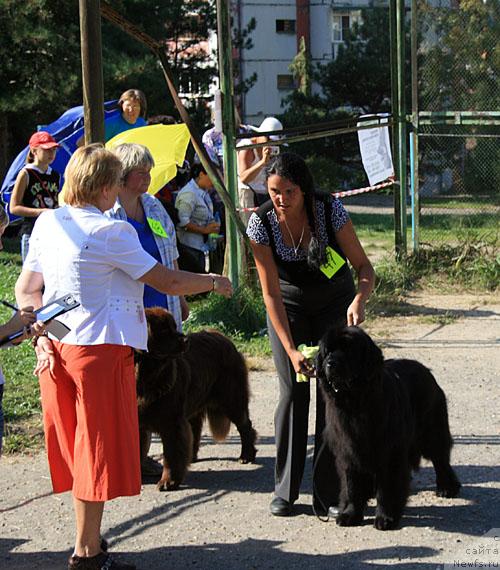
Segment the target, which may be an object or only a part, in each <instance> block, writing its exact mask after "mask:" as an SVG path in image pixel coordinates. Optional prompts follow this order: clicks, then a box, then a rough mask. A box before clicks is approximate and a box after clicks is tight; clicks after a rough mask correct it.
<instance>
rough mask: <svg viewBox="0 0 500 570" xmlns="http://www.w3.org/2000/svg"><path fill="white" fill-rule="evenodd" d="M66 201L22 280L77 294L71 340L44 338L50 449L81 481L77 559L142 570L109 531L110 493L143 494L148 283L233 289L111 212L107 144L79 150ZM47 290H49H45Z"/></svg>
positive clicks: (42, 289)
mask: <svg viewBox="0 0 500 570" xmlns="http://www.w3.org/2000/svg"><path fill="white" fill-rule="evenodd" d="M65 178H66V185H67V193H66V206H64V207H62V208H59V209H57V210H50V211H47V212H44V213H43V214H42V215H41V216H39V218H38V220H37V222H36V224H35V227H34V229H33V233H32V236H31V244H30V250H29V254H28V257H27V259H26V261H25V263H24V266H23V270H22V272H21V275H20V277H19V279H18V281H17V283H16V297H17V300H18V303H19V305H20V306H26V305H33V306H34V307H40V306H41V305H42V304H46V303H48V302H50V301H52V300H54V299H57V298H58V297H61V296H62V295H65V294H71V295H72V296H73V297H74V298H75V299H76V300H77V301H78V302H79V303H80V305H79V307H77V308H75V309H74V310H72V311H70V312H68V313H66V314H64V315H62V316H61V317H59V319H60V320H61V321H62V322H63V323H64V324H65V325H66V326H67V327H68V328H69V329H70V332H69V333H68V334H67V335H66V336H65V337H64V338H63V340H62V341H61V342H58V341H55V340H53V339H52V340H51V339H49V338H48V337H46V336H40V337H38V338H37V339H36V340H35V347H36V352H37V358H38V362H37V368H36V373H38V375H39V380H40V391H41V399H42V408H43V420H44V430H45V439H46V448H47V454H48V459H49V467H50V473H51V477H52V484H53V488H54V492H56V493H62V492H65V491H71V492H72V494H73V505H74V512H75V518H76V542H75V550H74V553H73V555H72V556H71V557H70V559H69V562H68V568H69V569H84V570H87V569H91V570H94V569H95V570H97V569H101V568H107V569H111V570H113V569H115V570H119V569H122V570H126V569H128V570H131V569H132V570H133V569H134V568H135V566H134V565H131V564H124V563H120V562H117V561H116V560H113V559H112V558H111V556H110V555H109V554H108V553H107V552H105V550H106V549H107V545H106V543H105V541H103V540H102V538H101V534H100V528H101V520H102V515H103V509H104V503H105V501H108V500H110V499H113V498H115V497H118V496H127V495H136V494H138V493H139V492H140V486H141V476H140V460H139V429H138V418H137V401H136V392H135V375H134V358H133V348H137V349H143V350H144V349H146V348H147V325H146V319H145V315H144V307H143V300H142V297H143V284H144V283H147V284H148V285H151V286H152V287H154V288H155V289H158V290H160V291H163V292H165V293H168V294H171V295H180V294H184V293H186V294H194V293H201V292H205V291H215V292H217V293H220V294H222V295H224V296H230V295H231V294H232V288H231V283H230V282H229V280H228V279H227V278H225V277H221V276H219V275H213V274H209V275H195V274H190V273H185V272H183V271H176V270H171V269H168V268H166V267H165V266H164V265H162V264H160V263H158V262H157V261H156V260H155V259H154V258H153V257H151V256H150V255H149V254H148V253H147V252H145V251H144V249H143V248H142V247H141V244H140V242H139V239H138V237H137V233H136V231H135V230H134V228H133V227H132V226H131V225H130V224H129V223H127V222H125V221H121V220H113V219H110V218H108V217H106V216H105V215H104V212H105V211H106V210H109V209H110V208H111V207H112V206H113V205H114V203H115V201H116V198H117V196H118V192H119V190H120V187H121V183H122V165H121V162H120V160H119V159H118V158H117V157H116V155H114V154H113V153H112V152H110V151H108V150H105V149H104V148H103V147H102V146H100V145H89V146H86V147H82V148H80V149H78V150H77V151H76V152H75V153H74V155H73V156H72V157H71V159H70V161H69V163H68V166H67V168H66V172H65ZM42 293H43V295H42Z"/></svg>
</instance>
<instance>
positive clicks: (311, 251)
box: [266, 152, 326, 269]
mask: <svg viewBox="0 0 500 570" xmlns="http://www.w3.org/2000/svg"><path fill="white" fill-rule="evenodd" d="M273 174H275V175H276V176H281V177H282V178H286V179H287V180H290V182H292V183H293V184H295V185H297V186H299V187H300V189H301V190H302V194H304V204H305V207H306V214H307V221H308V223H309V228H310V230H311V241H310V242H309V248H308V251H307V264H308V265H309V266H310V267H312V268H314V269H317V268H318V267H319V266H320V265H322V264H323V263H324V262H325V261H326V251H325V246H324V245H323V244H322V243H321V242H320V241H319V239H318V224H317V220H316V197H315V188H314V180H313V177H312V174H311V171H310V170H309V167H308V166H307V164H306V162H305V160H304V159H303V158H302V157H301V156H299V155H298V154H295V153H293V152H283V153H281V154H279V155H278V156H277V157H276V158H275V159H274V160H272V161H271V163H270V164H269V166H268V167H267V168H266V181H267V179H268V178H269V177H270V176H272V175H273Z"/></svg>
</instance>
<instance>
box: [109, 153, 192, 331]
mask: <svg viewBox="0 0 500 570" xmlns="http://www.w3.org/2000/svg"><path fill="white" fill-rule="evenodd" d="M113 152H114V153H115V154H116V156H118V158H119V159H120V160H121V162H122V165H123V186H122V188H121V190H120V193H119V196H118V200H117V201H116V203H115V205H114V206H113V208H112V209H111V210H109V211H108V212H107V214H108V215H109V216H110V217H112V218H115V219H119V220H127V221H128V222H129V223H130V224H132V226H134V228H135V230H136V231H137V234H138V236H139V240H140V242H141V245H142V247H143V248H144V249H145V250H146V251H147V252H148V253H149V254H150V255H152V256H153V257H154V258H155V259H156V260H157V261H158V262H160V263H161V264H163V265H165V266H166V267H168V269H178V267H177V258H178V257H179V254H178V252H177V242H176V236H175V228H174V224H173V222H172V220H171V219H170V217H169V216H168V214H167V212H166V211H165V209H164V208H163V206H162V205H161V203H160V201H159V200H158V199H157V198H155V197H154V196H151V195H150V194H148V193H147V190H148V188H149V184H150V182H151V176H150V171H151V168H153V166H154V159H153V157H152V156H151V153H150V152H149V150H148V149H147V148H146V147H145V146H143V145H140V144H134V143H124V144H121V145H118V146H116V147H115V148H114V149H113ZM144 307H145V308H147V307H164V308H165V309H168V310H169V311H170V312H171V313H172V315H173V316H174V319H175V322H176V323H177V329H178V330H179V331H180V332H181V331H182V321H183V320H185V319H186V318H187V317H188V315H189V307H188V305H187V303H186V301H185V299H184V297H182V296H173V295H165V294H164V293H161V292H160V291H157V290H156V289H153V288H152V287H149V286H148V285H145V286H144Z"/></svg>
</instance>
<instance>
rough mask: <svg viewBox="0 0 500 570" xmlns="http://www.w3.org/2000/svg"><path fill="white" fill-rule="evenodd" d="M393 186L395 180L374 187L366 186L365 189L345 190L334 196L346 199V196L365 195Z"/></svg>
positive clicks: (334, 193)
mask: <svg viewBox="0 0 500 570" xmlns="http://www.w3.org/2000/svg"><path fill="white" fill-rule="evenodd" d="M393 184H394V180H389V182H381V183H380V184H375V185H374V186H365V187H364V188H355V189H353V190H345V191H343V192H332V196H333V197H334V198H345V197H346V196H355V195H356V194H364V193H365V192H373V191H375V190H381V189H382V188H387V187H388V186H392V185H393Z"/></svg>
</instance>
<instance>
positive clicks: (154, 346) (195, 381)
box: [136, 308, 257, 490]
mask: <svg viewBox="0 0 500 570" xmlns="http://www.w3.org/2000/svg"><path fill="white" fill-rule="evenodd" d="M146 318H147V322H148V352H142V351H136V374H137V396H138V404H139V425H140V432H141V456H143V455H144V453H147V450H146V451H144V449H145V441H146V440H147V434H148V432H155V433H158V434H159V435H160V438H161V440H162V444H163V473H162V476H161V479H160V481H159V482H158V485H157V486H158V489H160V490H167V489H168V490H170V489H176V488H177V487H179V485H180V484H181V483H182V482H183V481H184V478H185V476H186V473H187V469H188V466H189V464H190V463H191V462H192V461H195V460H196V459H197V455H198V449H199V445H200V438H201V429H202V425H203V421H204V419H205V417H207V418H208V421H209V425H210V429H211V432H212V435H213V436H214V438H215V439H216V440H218V441H222V440H224V439H225V438H226V436H227V434H228V432H229V429H230V425H231V422H233V423H234V424H235V425H236V427H237V429H238V432H239V434H240V437H241V455H240V462H241V463H252V462H253V461H254V460H255V455H256V453H257V450H256V449H255V445H254V444H255V440H256V436H257V434H256V432H255V430H254V429H253V427H252V422H251V421H250V417H249V413H248V401H249V397H250V390H249V385H248V371H247V367H246V364H245V360H244V358H243V356H242V355H241V354H240V353H239V352H238V351H237V350H236V347H235V346H234V344H233V343H232V342H231V341H230V340H229V339H228V338H226V337H225V336H224V335H222V334H220V333H218V332H216V331H203V332H199V333H193V334H188V335H187V336H186V335H183V334H181V333H179V332H178V331H177V330H176V326H175V321H174V319H173V317H172V315H171V314H170V313H169V312H168V311H166V310H165V309H160V308H153V309H147V310H146Z"/></svg>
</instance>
